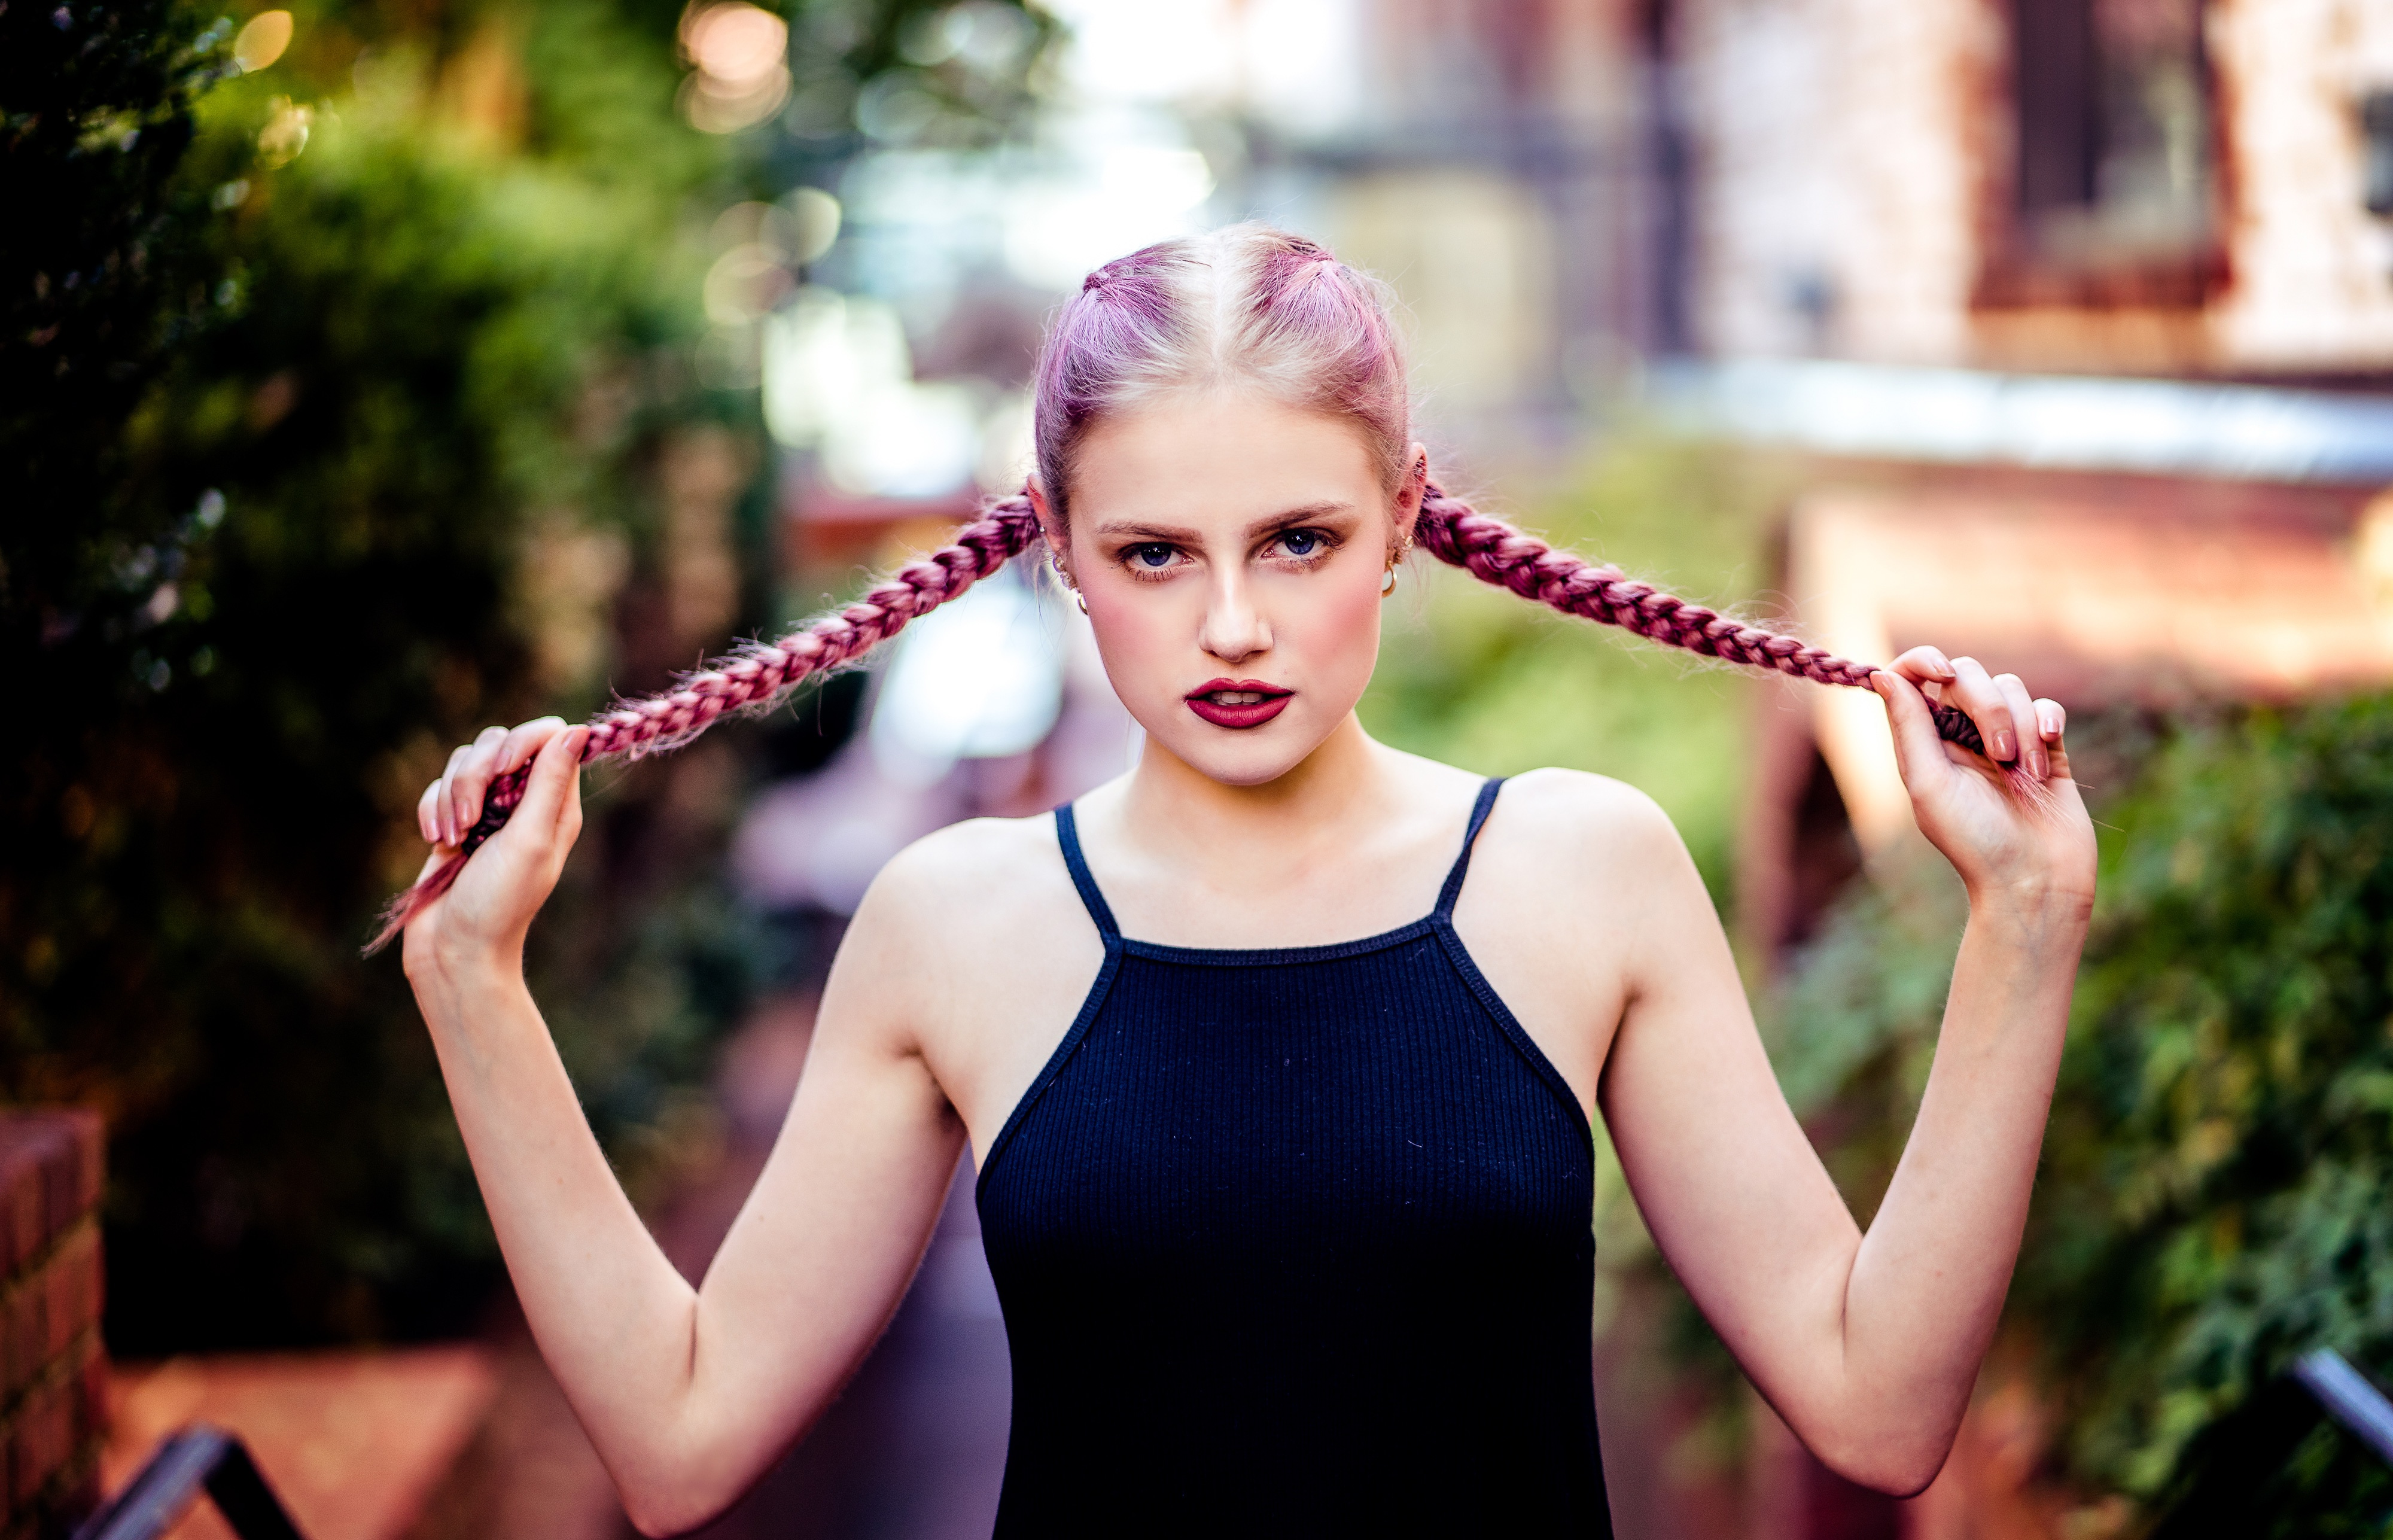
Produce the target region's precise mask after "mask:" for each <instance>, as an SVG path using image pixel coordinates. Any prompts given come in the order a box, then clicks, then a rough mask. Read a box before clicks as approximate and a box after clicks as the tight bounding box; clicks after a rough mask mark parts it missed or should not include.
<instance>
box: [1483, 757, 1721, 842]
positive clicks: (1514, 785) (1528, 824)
mask: <svg viewBox="0 0 2393 1540" xmlns="http://www.w3.org/2000/svg"><path fill="white" fill-rule="evenodd" d="M1488 833H1489V834H1490V835H1491V836H1493V837H1494V840H1495V841H1496V842H1500V843H1501V844H1502V845H1504V846H1507V847H1511V848H1515V849H1518V850H1521V851H1523V852H1527V853H1532V854H1536V855H1541V856H1542V857H1543V858H1544V859H1546V860H1547V861H1549V862H1551V861H1553V860H1554V859H1555V858H1556V857H1557V856H1564V857H1566V858H1577V859H1581V860H1594V861H1598V862H1602V863H1604V864H1609V863H1611V862H1614V861H1627V862H1633V863H1636V864H1638V865H1641V866H1651V865H1652V864H1653V863H1654V862H1656V861H1662V860H1669V859H1679V860H1683V859H1685V850H1686V846H1685V843H1684V842H1682V841H1681V840H1680V838H1679V830H1678V827H1677V826H1676V825H1674V824H1672V823H1671V822H1670V816H1669V815H1668V814H1667V813H1665V812H1663V811H1662V808H1661V804H1660V803H1656V802H1655V801H1654V799H1653V798H1651V797H1649V796H1647V795H1646V794H1645V793H1644V792H1642V791H1640V790H1637V788H1635V787H1633V786H1630V785H1629V784H1628V782H1626V781H1617V780H1614V779H1613V778H1612V777H1609V776H1598V775H1594V774H1592V773H1590V772H1589V771H1585V770H1556V769H1547V770H1531V771H1529V772H1527V773H1526V774H1525V775H1520V776H1515V777H1512V778H1511V779H1510V780H1508V781H1506V782H1505V783H1504V792H1503V795H1502V796H1501V797H1499V798H1497V803H1496V813H1495V816H1493V817H1491V818H1490V819H1489V821H1488Z"/></svg>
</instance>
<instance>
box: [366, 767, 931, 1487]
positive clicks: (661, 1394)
mask: <svg viewBox="0 0 2393 1540" xmlns="http://www.w3.org/2000/svg"><path fill="white" fill-rule="evenodd" d="M585 731H586V730H585V729H582V728H573V729H570V730H569V729H567V728H566V727H565V724H563V723H561V722H557V721H556V720H555V719H548V720H545V721H543V722H538V723H527V724H524V725H523V726H522V727H518V728H517V729H516V730H515V731H514V732H513V733H504V734H501V733H497V732H496V731H495V730H494V731H493V732H492V733H490V734H485V735H484V736H483V737H482V738H481V739H480V740H478V741H477V743H476V744H474V745H472V746H469V748H467V749H465V750H460V751H459V754H458V756H457V757H455V758H452V760H451V766H450V771H449V773H448V774H447V775H445V776H444V777H442V779H441V780H440V781H439V782H438V783H437V784H436V785H435V786H434V787H433V788H432V789H431V790H428V791H426V793H425V800H424V803H423V805H422V808H421V816H422V821H423V823H424V825H425V831H426V834H427V836H428V837H431V838H434V839H435V840H436V842H438V843H439V844H441V845H443V846H447V845H450V844H452V843H453V842H454V841H455V840H456V838H457V837H458V835H459V832H460V831H461V830H463V829H470V828H472V827H473V823H474V820H475V819H476V818H477V817H478V816H480V811H481V809H480V802H481V793H482V791H483V790H485V789H486V788H487V787H488V785H489V784H490V780H491V779H493V778H494V777H496V776H498V775H501V774H503V773H505V772H506V771H508V770H511V769H513V768H515V767H516V766H517V765H520V764H521V763H524V762H525V761H526V760H527V759H532V758H534V756H536V760H535V763H534V767H533V771H532V775H531V780H530V786H529V787H528V788H527V790H526V792H525V796H524V800H523V803H522V804H521V805H520V806H518V807H517V810H516V812H515V815H514V816H513V817H512V818H510V819H509V821H508V822H507V824H506V826H505V827H504V828H503V829H501V830H500V831H499V833H498V834H497V835H495V836H493V837H492V838H491V839H490V841H489V842H487V843H486V844H484V845H483V846H482V848H481V849H480V850H478V851H477V852H476V854H475V855H474V858H473V859H472V860H471V861H470V862H468V863H467V864H466V866H465V868H464V871H463V872H462V873H461V874H460V875H459V877H458V880H457V881H456V883H455V884H454V885H453V886H452V887H451V889H450V890H449V892H448V893H446V894H443V895H442V896H441V897H440V899H439V900H438V901H437V902H435V903H434V904H432V905H430V906H429V907H426V908H425V909H424V910H423V911H421V912H420V913H419V914H418V915H417V916H416V917H415V919H414V920H412V922H411V923H410V924H409V926H408V929H407V937H406V962H407V975H408V979H409V981H410V982H411V983H412V985H414V987H415V995H416V999H417V1001H418V1003H419V1004H420V1005H421V1007H422V1008H423V1011H424V1017H425V1023H426V1024H428V1025H429V1026H430V1028H431V1032H432V1039H433V1043H434V1046H435V1048H436V1050H437V1051H438V1055H439V1060H440V1069H441V1074H442V1076H443V1077H445V1079H446V1080H447V1082H448V1087H449V1095H450V1100H451V1104H452V1105H453V1106H454V1108H455V1110H456V1115H457V1123H458V1127H459V1129H461V1130H462V1131H463V1133H464V1139H465V1147H466V1150H467V1152H468V1154H469V1155H471V1156H472V1158H473V1163H474V1172H475V1175H476V1177H477V1179H478V1180H479V1181H480V1183H481V1189H482V1196H483V1201H484V1202H485V1203H486V1204H487V1205H488V1207H489V1208H490V1220H491V1224H492V1226H493V1228H494V1229H495V1230H496V1231H497V1233H498V1238H499V1245H500V1248H501V1250H502V1251H503V1253H504V1255H505V1258H506V1262H507V1271H508V1272H509V1273H510V1275H511V1276H512V1277H513V1279H514V1281H515V1286H516V1292H517V1296H518V1298H519V1299H521V1301H522V1304H523V1310H524V1314H525V1316H526V1318H527V1319H528V1320H529V1321H530V1325H531V1328H532V1333H533V1335H534V1337H535V1338H537V1339H538V1341H539V1343H540V1348H541V1351H542V1353H543V1356H544V1357H545V1358H546V1359H547V1361H548V1364H549V1366H550V1368H551V1370H552V1371H553V1372H554V1373H555V1374H556V1378H557V1381H558V1383H559V1384H560V1385H561V1386H562V1387H563V1388H564V1390H565V1393H566V1395H567V1398H568V1399H569V1401H570V1402H571V1403H572V1405H573V1409H574V1411H575V1413H576V1414H577V1415H578V1416H580V1417H581V1419H582V1426H583V1428H584V1429H587V1430H588V1432H589V1434H590V1439H591V1442H592V1443H593V1444H595V1446H596V1448H597V1451H598V1454H599V1455H600V1457H601V1458H602V1459H603V1460H605V1462H606V1464H607V1468H608V1471H609V1472H610V1473H611V1474H612V1475H613V1476H614V1479H615V1482H616V1485H617V1488H618V1490H619V1491H620V1492H621V1495H622V1499H623V1506H624V1508H625V1510H626V1512H627V1513H628V1514H629V1515H630V1516H631V1518H632V1520H633V1522H634V1523H635V1524H637V1525H638V1526H639V1528H640V1529H641V1531H642V1532H643V1533H648V1534H670V1533H679V1532H681V1531H683V1530H687V1529H690V1528H693V1527H695V1526H696V1525H698V1524H699V1523H700V1522H703V1521H704V1520H707V1519H709V1518H711V1517H712V1516H713V1515H714V1514H715V1513H717V1512H719V1511H720V1510H721V1509H722V1508H723V1507H726V1506H727V1505H728V1504H729V1503H730V1502H731V1501H732V1500H733V1499H735V1498H736V1497H738V1496H739V1494H741V1493H742V1492H744V1491H745V1490H747V1488H748V1487H749V1486H750V1485H751V1484H752V1483H753V1482H754V1481H756V1480H757V1478H758V1477H760V1476H762V1475H763V1474H764V1472H765V1469H766V1468H769V1467H770V1465H771V1464H772V1462H773V1461H774V1460H775V1459H776V1458H778V1456H779V1455H780V1454H781V1453H782V1451H783V1450H784V1449H786V1448H787V1447H788V1445H789V1444H790V1442H791V1441H792V1440H794V1439H795V1438H796V1437H797V1436H798V1435H799V1434H800V1433H802V1432H803V1431H804V1429H805V1428H806V1427H807V1426H808V1425H809V1424H810V1423H811V1422H812V1421H813V1420H814V1418H815V1417H816V1416H817V1415H818V1414H819V1413H820V1412H821V1410H822V1408H823V1407H824V1406H825V1405H826V1404H827V1403H829V1402H830V1398H831V1396H832V1395H833V1394H835V1393H836V1392H837V1390H838V1389H839V1387H840V1385H841V1384H842V1383H843V1381H844V1380H845V1378H846V1377H847V1375H848V1373H849V1372H850V1371H851V1370H852V1369H853V1368H854V1367H855V1365H856V1364H857V1361H858V1360H859V1359H861V1358H862V1356H863V1355H864V1353H865V1351H867V1350H868V1349H869V1348H870V1346H871V1344H872V1341H873V1339H874V1338H875V1337H876V1336H877V1335H878V1334H879V1332H880V1330H881V1328H882V1326H883V1325H885V1324H886V1322H887V1320H888V1318H889V1315H890V1313H891V1312H893V1311H894V1310H895V1309H896V1304H897V1301H898V1299H900V1298H901V1297H902V1295H903V1294H904V1291H905V1288H906V1285H907V1282H908V1280H909V1278H910V1277H911V1276H912V1273H913V1271H914V1268H915V1266H916V1264H917V1263H918V1261H919V1260H920V1259H921V1257H922V1248H923V1246H925V1245H926V1244H927V1242H928V1239H929V1235H930V1231H931V1227H932V1225H933V1224H934V1223H935V1220H936V1219H937V1217H938V1210H939V1205H940V1202H941V1200H942V1198H943V1197H944V1195H945V1194H946V1191H947V1186H948V1179H949V1177H950V1176H951V1175H952V1173H953V1171H954V1169H955V1164H956V1159H957V1156H958V1154H959V1152H960V1151H961V1145H962V1139H963V1132H962V1129H961V1124H960V1123H959V1122H958V1120H957V1118H956V1116H955V1115H954V1113H953V1112H952V1111H951V1109H950V1108H949V1106H948V1101H947V1099H946V1097H945V1096H944V1095H943V1094H942V1092H941V1091H940V1089H939V1087H938V1085H937V1084H936V1082H935V1080H934V1079H933V1077H932V1076H931V1074H930V1071H929V1070H928V1068H927V1067H926V1066H925V1064H924V1063H923V1060H922V1055H921V1053H920V1052H919V1051H918V1050H917V1049H916V1047H915V1046H914V1043H913V1040H912V1038H911V1035H910V1033H909V1031H908V1029H907V1027H906V1022H907V1020H908V1019H909V1007H908V1004H907V1002H906V1001H905V999H904V998H903V988H904V986H903V985H902V983H900V982H899V981H905V980H908V979H909V978H914V977H919V976H920V970H919V968H917V967H913V966H909V963H910V962H911V961H912V960H913V959H910V958H909V952H910V951H911V950H912V948H911V947H910V946H909V944H908V942H907V939H906V936H907V931H908V927H907V925H906V924H905V915H904V910H905V905H904V904H903V902H902V900H892V899H891V898H890V897H889V896H888V895H886V894H879V893H876V894H873V895H870V896H868V898H867V900H866V902H865V905H864V907H862V908H861V909H860V910H859V911H858V913H857V918H856V921H855V923H854V925H853V926H852V927H851V928H850V930H849V933H848V936H847V940H846V942H845V944H844V945H843V947H842V953H841V959H842V960H841V965H840V966H839V967H838V968H837V969H836V970H835V974H834V983H833V986H832V988H831V989H830V990H829V991H827V993H826V998H825V1009H824V1011H823V1013H822V1016H821V1019H820V1020H819V1021H818V1023H817V1028H816V1034H815V1039H814V1045H813V1048H812V1050H811V1051H810V1053H809V1055H808V1058H807V1063H806V1069H805V1075H804V1078H803V1079H802V1081H801V1083H800V1087H799V1092H798V1096H797V1100H796V1103H794V1105H793V1106H792V1107H791V1113H790V1116H789V1119H788V1121H787V1123H786V1124H785V1125H784V1127H783V1129H782V1130H781V1134H780V1137H779V1139H778V1141H777V1142H776V1143H775V1146H774V1149H773V1153H772V1155H771V1157H770V1159H769V1160H768V1161H767V1163H766V1166H765V1172H764V1174H763V1175H762V1177H760V1178H759V1180H758V1181H757V1184H756V1188H755V1191H754V1192H753V1193H752V1194H751V1195H750V1197H749V1200H748V1203H747V1205H746V1206H745V1207H743V1208H742V1209H741V1211H740V1214H739V1219H738V1220H736V1221H735V1222H734V1224H733V1226H732V1229H731V1233H730V1234H729V1236H728V1237H726V1240H725V1242H724V1244H723V1246H722V1249H721V1250H720V1251H719V1252H718V1253H717V1254H716V1257H715V1259H714V1262H713V1265H712V1266H711V1267H710V1268H709V1269H708V1270H707V1273H706V1277H705V1280H704V1282H703V1283H702V1284H701V1285H700V1286H699V1287H697V1288H692V1287H691V1286H689V1284H688V1283H687V1281H685V1280H684V1279H683V1278H682V1277H681V1275H680V1274H679V1273H678V1272H675V1271H674V1270H673V1265H672V1263H670V1262H669V1261H667V1260H666V1259H665V1256H664V1254H663V1252H662V1251H661V1250H660V1249H659V1247H658V1246H657V1244H656V1242H655V1241H654V1239H652V1238H651V1237H650V1236H649V1234H648V1232H647V1227H646V1226H645V1225H644V1224H643V1223H642V1222H641V1220H640V1218H639V1216H638V1215H637V1214H636V1213H635V1212H634V1210H633V1208H632V1206H631V1202H630V1200H629V1199H628V1198H626V1197H625V1196H624V1194H623V1190H622V1187H621V1183H619V1182H618V1181H616V1180H615V1175H614V1172H613V1171H612V1170H611V1169H610V1168H608V1164H607V1157H606V1155H604V1154H603V1153H602V1152H601V1151H600V1149H599V1147H598V1143H597V1141H596V1140H595V1138H594V1137H593V1136H592V1134H591V1131H590V1125H589V1123H588V1121H587V1119H585V1118H584V1117H583V1116H582V1107H581V1103H580V1102H579V1101H578V1100H577V1099H576V1097H575V1095H574V1091H573V1087H572V1085H571V1084H570V1083H569V1080H568V1079H567V1077H566V1073H565V1066H564V1064H563V1063H562V1062H561V1061H560V1060H559V1059H558V1057H557V1053H556V1046H555V1045H554V1044H553V1043H552V1042H551V1041H550V1039H549V1036H548V1029H547V1026H546V1024H544V1023H543V1021H542V1019H541V1015H540V1011H539V1008H538V1007H537V1006H536V1005H534V1004H533V1002H532V998H531V995H530V991H529V990H528V989H527V988H526V987H525V985H524V979H523V943H524V936H525V933H526V932H527V931H528V930H529V929H530V923H531V919H532V916H533V915H534V914H535V913H536V912H537V911H538V910H539V907H540V906H541V904H542V902H543V900H545V899H546V897H547V895H548V893H549V891H550V889H551V888H553V887H554V886H555V885H556V879H557V875H558V873H559V872H560V871H561V870H562V868H563V867H564V864H565V857H566V855H567V853H568V852H569V851H570V850H571V848H572V845H573V842H574V838H575V836H576V835H577V834H578V833H579V831H580V829H581V824H582V809H581V795H580V790H579V775H578V765H579V762H580V757H581V751H582V738H583V735H584V733H585ZM446 854H447V851H446V850H445V849H444V850H442V851H439V852H438V853H436V857H435V858H436V859H438V856H439V855H446ZM875 898H879V899H880V902H879V903H876V902H875V901H874V900H875ZM859 971H860V972H861V974H862V975H863V976H864V977H867V978H871V979H874V980H878V981H882V982H881V984H879V985H876V986H875V987H873V988H870V989H862V988H857V987H854V986H847V987H842V986H841V985H842V983H843V981H842V980H841V979H840V978H839V977H838V975H839V974H846V975H848V976H849V977H850V978H854V977H856V976H857V974H858V972H859Z"/></svg>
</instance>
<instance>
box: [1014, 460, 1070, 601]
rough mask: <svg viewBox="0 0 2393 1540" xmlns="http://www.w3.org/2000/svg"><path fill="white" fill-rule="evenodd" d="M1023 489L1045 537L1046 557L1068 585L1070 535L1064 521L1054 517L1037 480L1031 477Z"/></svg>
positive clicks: (1043, 490)
mask: <svg viewBox="0 0 2393 1540" xmlns="http://www.w3.org/2000/svg"><path fill="white" fill-rule="evenodd" d="M1024 488H1025V489H1026V490H1027V491H1028V492H1029V493H1030V511H1031V512H1032V513H1035V514H1037V515H1038V516H1039V530H1040V533H1041V534H1043V535H1045V536H1046V537H1047V557H1048V559H1049V560H1050V561H1052V562H1053V563H1054V564H1055V570H1056V571H1058V572H1060V573H1062V574H1063V575H1064V581H1066V583H1069V582H1071V581H1072V540H1071V535H1070V533H1069V531H1067V530H1066V529H1065V528H1064V521H1063V520H1062V519H1060V518H1057V517H1056V516H1055V510H1054V508H1053V506H1051V505H1050V504H1049V503H1048V502H1047V489H1045V488H1043V487H1041V486H1040V485H1039V478H1038V477H1037V476H1032V477H1031V478H1030V479H1029V480H1028V481H1027V482H1025V483H1024Z"/></svg>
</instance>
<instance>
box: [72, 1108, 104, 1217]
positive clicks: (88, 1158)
mask: <svg viewBox="0 0 2393 1540" xmlns="http://www.w3.org/2000/svg"><path fill="white" fill-rule="evenodd" d="M67 1117H68V1127H69V1131H70V1133H71V1135H72V1142H73V1149H74V1185H73V1188H72V1203H73V1206H74V1212H75V1215H76V1217H77V1218H81V1217H82V1216H83V1215H85V1214H92V1213H97V1212H98V1210H99V1200H100V1195H101V1194H103V1193H104V1192H105V1191H106V1190H107V1178H108V1129H107V1127H106V1126H105V1125H104V1124H102V1123H101V1122H100V1118H99V1114H98V1113H96V1112H87V1111H85V1110H82V1109H80V1108H78V1109H76V1110H74V1111H72V1112H70V1113H69V1114H68V1115H67Z"/></svg>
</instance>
